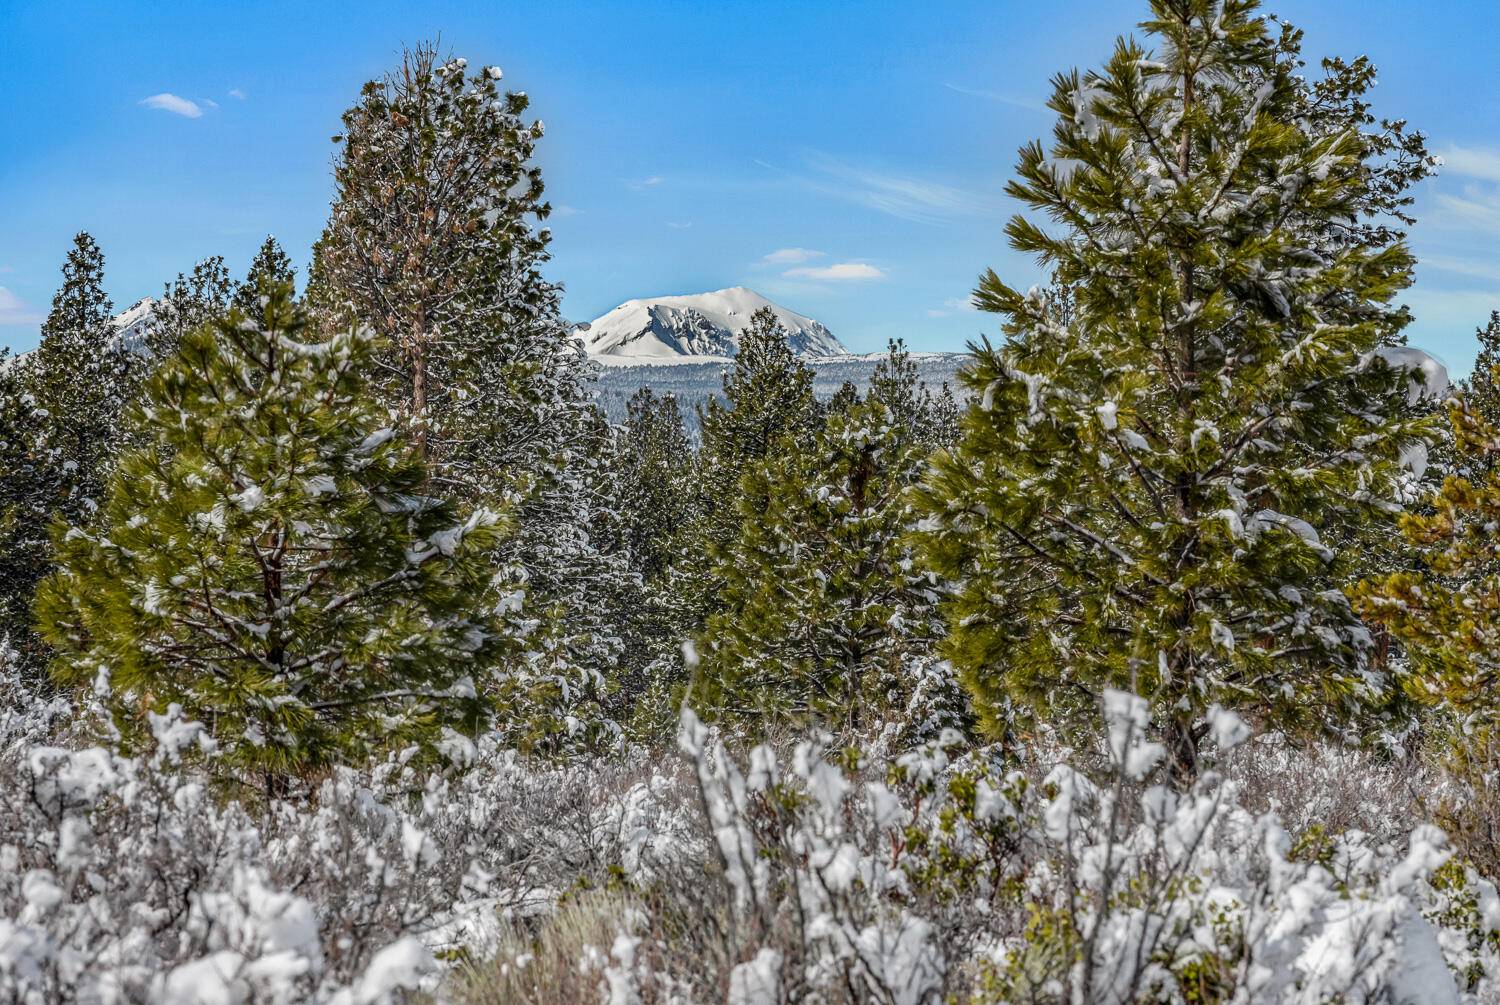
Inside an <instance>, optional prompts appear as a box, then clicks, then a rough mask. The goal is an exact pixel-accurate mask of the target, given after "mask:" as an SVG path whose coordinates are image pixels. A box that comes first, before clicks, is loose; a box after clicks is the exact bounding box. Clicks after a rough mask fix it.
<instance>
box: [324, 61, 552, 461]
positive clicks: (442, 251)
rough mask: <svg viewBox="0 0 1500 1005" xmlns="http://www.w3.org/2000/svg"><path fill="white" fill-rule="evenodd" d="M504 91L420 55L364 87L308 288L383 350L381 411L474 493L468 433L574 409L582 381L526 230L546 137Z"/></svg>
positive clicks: (521, 436) (535, 242)
mask: <svg viewBox="0 0 1500 1005" xmlns="http://www.w3.org/2000/svg"><path fill="white" fill-rule="evenodd" d="M499 79H500V71H499V69H498V68H496V67H486V68H483V69H481V70H480V71H479V72H477V73H475V74H472V75H471V74H469V73H468V72H467V62H466V61H465V60H463V59H448V60H446V61H445V60H442V59H440V57H439V54H438V52H437V50H436V49H435V48H434V47H432V46H428V45H423V46H418V47H417V48H415V49H412V50H408V51H407V52H406V53H405V54H404V56H403V59H402V65H401V68H400V69H399V70H398V71H396V72H395V73H392V74H389V75H387V76H386V77H385V78H383V79H381V80H373V81H370V82H369V83H367V84H366V85H365V86H364V89H363V90H362V92H361V95H360V101H359V103H358V104H356V105H355V106H354V107H353V108H351V109H349V110H348V111H347V112H345V113H344V133H343V135H342V136H338V137H335V141H336V142H338V143H339V144H340V154H339V157H338V160H337V162H336V163H335V166H334V182H335V185H336V194H335V199H334V204H333V209H332V213H331V215H330V218H329V221H328V225H327V228H326V229H325V230H324V233H323V236H322V238H321V239H320V240H319V242H318V245H317V248H316V249H315V253H314V260H313V271H312V277H311V281H310V289H309V299H310V301H311V302H312V304H313V305H314V306H315V307H316V308H317V309H318V310H319V311H321V312H322V313H323V314H324V315H325V316H327V317H329V318H332V319H337V320H343V319H347V318H349V317H355V318H358V319H359V320H361V321H363V322H364V323H367V324H370V325H373V326H374V327H375V329H376V330H377V331H378V332H380V333H381V334H382V335H384V336H385V337H386V339H387V340H388V343H389V350H388V356H387V358H386V359H384V360H382V364H381V368H380V376H381V384H382V385H383V387H382V389H383V391H384V393H385V395H386V396H387V398H388V400H389V401H391V403H392V404H394V405H397V406H399V407H400V408H401V410H402V412H403V413H404V415H405V417H406V418H407V420H408V421H409V422H410V424H411V426H412V428H413V431H414V434H415V436H416V437H417V441H418V443H419V444H420V445H421V446H422V449H423V450H424V451H425V452H427V453H429V454H430V455H431V456H432V457H433V458H434V460H436V461H437V462H438V464H439V465H441V467H442V472H443V476H444V477H447V478H454V479H457V480H459V481H465V482H474V483H482V482H484V481H486V478H485V476H484V475H483V473H482V472H480V471H476V470H474V466H475V465H476V464H478V463H482V462H480V461H479V458H478V457H477V456H475V452H476V451H477V449H478V447H479V444H477V443H476V442H474V439H473V436H472V433H471V429H470V425H471V423H473V422H478V423H480V424H481V425H483V424H484V423H486V422H487V421H488V420H490V419H491V418H493V417H492V416H491V415H490V414H489V413H491V412H493V411H498V412H504V411H505V410H506V409H507V408H508V407H511V406H510V402H509V401H508V399H512V398H514V399H518V400H517V401H516V405H517V406H519V407H523V408H524V407H531V408H535V409H537V410H539V411H540V410H542V409H544V408H546V407H547V406H548V405H552V406H553V407H554V408H555V406H556V399H566V404H568V405H571V404H572V399H573V398H575V397H576V394H575V393H574V392H573V391H572V389H571V388H570V387H569V386H567V385H569V384H571V383H575V382H577V380H578V378H579V364H576V363H574V362H573V361H574V359H575V357H576V356H577V355H578V354H577V352H576V348H575V345H574V343H573V341H572V340H571V339H569V338H568V333H567V330H566V326H565V325H563V323H562V322H561V320H560V318H559V314H558V300H559V290H558V287H557V286H556V285H555V284H553V283H550V282H548V281H547V280H546V279H545V278H543V276H542V275H541V271H540V270H541V266H542V265H543V264H544V263H545V262H546V261H547V257H548V254H547V243H548V241H549V239H550V233H549V232H548V231H547V230H545V229H539V228H538V227H537V226H536V224H538V223H539V222H540V221H542V220H545V218H546V217H547V216H548V214H549V213H550V207H549V206H548V205H547V203H546V202H545V201H543V198H542V179H541V171H540V169H539V168H538V167H537V166H536V165H535V164H534V163H533V162H532V156H533V151H534V148H535V145H536V142H537V140H538V139H539V138H540V137H541V134H542V125H541V123H540V122H530V123H528V122H525V121H524V120H523V118H522V116H523V115H524V113H525V111H526V108H527V105H528V100H527V98H526V96H525V95H524V94H518V93H508V94H503V95H502V94H501V92H500V89H499V83H498V82H499ZM506 378H509V379H510V380H511V381H514V382H515V384H516V385H517V386H515V387H508V386H506ZM497 398H502V399H507V400H506V401H497V400H496V399H497ZM512 417H513V416H512ZM548 417H550V416H548ZM538 425H540V423H539V422H528V423H527V424H526V426H525V427H523V428H522V429H518V430H515V431H513V432H511V434H510V436H509V437H507V439H509V440H511V441H513V442H514V443H515V444H516V446H515V447H513V448H512V449H513V450H522V451H528V450H529V451H530V453H529V455H528V458H527V459H528V460H530V459H532V456H533V455H541V456H545V455H546V454H547V450H546V446H547V445H548V444H541V445H536V444H532V443H531V442H530V439H531V437H532V436H535V435H537V433H538V432H539V430H538V429H536V428H533V427H535V426H538ZM549 440H550V437H549Z"/></svg>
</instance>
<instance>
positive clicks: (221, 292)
mask: <svg viewBox="0 0 1500 1005" xmlns="http://www.w3.org/2000/svg"><path fill="white" fill-rule="evenodd" d="M234 294H235V286H234V281H233V280H231V279H230V278H229V270H228V269H227V268H225V267H224V258H223V256H222V255H214V256H213V257H211V258H205V259H204V260H203V261H201V262H199V263H198V264H197V265H195V266H193V272H192V274H191V275H189V276H184V275H183V274H182V273H180V272H179V273H178V274H177V279H176V280H175V281H174V282H170V283H168V284H167V286H166V289H165V290H163V291H162V295H161V299H160V300H158V301H157V302H156V304H155V305H154V306H153V307H152V315H153V322H152V325H151V328H150V329H149V330H148V331H147V333H146V349H147V352H148V353H149V354H150V356H151V358H152V359H157V360H163V359H166V358H167V357H168V356H171V355H173V354H174V353H176V352H177V347H178V346H180V345H181V344H182V340H183V339H184V338H185V337H187V335H188V333H189V332H192V331H196V330H197V329H198V328H201V327H202V326H203V325H205V324H208V323H209V322H211V321H213V320H215V319H216V318H218V317H219V316H220V315H222V314H224V313H225V312H226V311H227V310H229V305H230V302H231V300H232V299H233V298H234Z"/></svg>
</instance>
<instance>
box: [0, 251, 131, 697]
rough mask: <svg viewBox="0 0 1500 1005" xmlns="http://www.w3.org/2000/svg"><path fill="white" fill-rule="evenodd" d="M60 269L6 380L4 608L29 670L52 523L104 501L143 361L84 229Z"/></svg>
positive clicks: (2, 422)
mask: <svg viewBox="0 0 1500 1005" xmlns="http://www.w3.org/2000/svg"><path fill="white" fill-rule="evenodd" d="M62 273H63V283H62V286H61V288H60V289H59V290H58V291H57V294H56V295H55V296H54V297H53V299H52V309H51V311H50V312H49V313H48V315H47V319H46V321H45V322H44V323H43V325H42V339H41V344H40V345H39V346H38V347H37V350H36V352H34V353H31V354H29V355H27V356H24V357H21V358H19V359H17V360H15V361H14V362H12V363H11V364H10V365H9V366H8V367H7V368H6V373H5V375H4V377H3V378H0V437H3V447H0V449H3V463H4V465H5V471H4V488H3V490H0V491H3V495H4V499H3V505H4V507H5V508H4V510H3V512H0V519H3V521H4V523H3V533H4V543H5V545H6V547H5V553H4V559H3V561H0V584H3V586H0V588H3V591H4V596H3V599H0V609H3V612H4V619H5V621H4V630H5V632H6V633H7V634H8V635H9V637H10V639H11V643H12V645H13V646H14V648H15V650H16V655H17V657H18V659H19V661H20V663H21V665H22V666H23V667H24V668H26V669H27V670H28V671H40V669H41V668H42V666H43V665H44V664H45V662H46V650H45V646H44V645H43V644H42V643H41V640H40V639H39V638H38V637H37V636H36V635H35V634H34V633H33V632H32V631H31V627H30V617H29V614H28V612H29V609H30V606H31V602H32V597H33V593H34V591H35V588H36V584H37V583H38V582H39V581H40V580H41V578H42V576H44V575H46V572H47V569H48V567H49V566H50V564H51V562H52V557H53V549H52V544H51V541H50V539H49V537H48V533H47V528H48V524H49V523H50V521H51V519H52V517H53V515H54V514H60V515H61V516H62V518H63V519H66V520H81V519H86V518H87V517H88V516H89V514H91V513H92V512H93V511H94V510H95V508H96V507H97V506H98V504H99V499H100V497H101V494H102V492H103V486H104V480H105V478H106V477H107V475H108V471H109V467H110V465H111V463H112V461H113V458H114V454H115V452H116V450H117V449H118V447H119V445H120V443H121V439H122V434H121V428H120V427H121V424H120V415H121V413H122V411H123V409H124V407H125V402H126V400H127V399H128V397H129V395H130V393H131V391H132V389H133V388H134V386H135V384H136V382H137V380H138V374H139V371H140V369H141V367H140V364H139V361H138V359H137V358H136V357H135V356H133V355H132V354H131V353H130V352H129V351H128V350H126V349H125V348H123V347H121V346H120V345H119V344H118V343H117V341H116V339H115V328H114V323H113V310H114V308H113V305H112V304H111V302H110V299H109V297H108V296H107V295H106V294H105V292H104V254H103V252H101V251H100V250H99V246H98V244H96V243H95V242H94V239H93V238H92V237H90V236H89V235H88V234H86V233H80V234H78V235H77V236H76V237H75V238H74V240H73V247H72V249H71V250H70V251H69V252H68V257H67V260H66V262H65V263H64V264H63V269H62Z"/></svg>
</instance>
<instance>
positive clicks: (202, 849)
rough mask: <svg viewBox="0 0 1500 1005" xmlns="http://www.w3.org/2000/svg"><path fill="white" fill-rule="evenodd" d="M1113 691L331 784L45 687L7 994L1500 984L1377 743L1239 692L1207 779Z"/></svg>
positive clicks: (14, 794)
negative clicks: (1074, 718) (846, 728)
mask: <svg viewBox="0 0 1500 1005" xmlns="http://www.w3.org/2000/svg"><path fill="white" fill-rule="evenodd" d="M1106 711H1107V713H1108V714H1107V725H1108V726H1109V729H1108V730H1107V731H1106V732H1107V735H1108V736H1109V737H1110V742H1109V743H1108V744H1107V745H1106V746H1105V748H1104V749H1102V750H1101V751H1099V752H1095V753H1094V754H1092V755H1090V756H1087V757H1084V756H1078V755H1075V756H1072V757H1070V758H1067V759H1057V758H1052V759H1048V758H1045V757H1042V756H1041V755H1039V754H1035V753H1034V755H1033V756H1034V757H1035V760H1034V761H1032V762H1017V761H1015V760H1014V759H1002V757H1001V755H1000V754H999V753H998V752H996V751H994V750H990V749H978V750H975V749H970V748H969V747H967V745H966V744H965V743H964V742H963V741H962V740H961V738H960V737H959V735H958V734H957V733H953V732H949V733H947V734H945V735H942V736H940V737H938V738H937V739H935V740H932V741H929V742H927V743H924V744H922V745H920V746H918V747H916V748H913V749H910V750H907V751H905V752H904V753H900V754H897V755H895V756H886V755H885V754H884V753H883V752H882V751H883V749H884V746H885V744H884V742H883V741H881V740H880V739H878V738H877V739H876V740H875V741H873V742H872V743H866V744H864V745H862V746H861V745H850V746H843V747H841V746H835V745H834V744H833V743H832V741H831V740H829V739H828V738H827V737H812V738H804V739H801V740H800V741H788V742H784V743H782V742H778V743H776V744H773V745H768V746H760V747H756V748H754V749H751V750H748V751H743V752H741V753H736V752H735V751H736V750H737V749H738V748H736V747H734V745H733V744H732V743H730V742H728V741H726V740H725V739H724V738H723V737H722V736H721V735H720V734H717V733H715V732H714V731H712V730H710V729H709V728H707V727H705V726H704V725H702V724H701V723H700V722H698V720H697V719H696V717H695V716H693V715H692V713H691V712H685V713H684V715H683V718H682V722H681V729H680V735H679V740H680V752H679V756H675V757H674V756H669V755H667V754H666V753H665V752H662V751H654V752H653V751H637V752H634V753H631V754H628V755H625V756H612V757H607V758H605V757H593V758H588V757H579V758H577V759H574V760H572V761H569V762H567V763H564V764H559V763H558V762H556V761H555V760H552V761H549V760H540V759H535V758H528V757H524V756H521V755H518V754H517V753H515V752H514V751H511V750H506V749H503V748H502V747H501V746H500V745H499V744H498V743H496V742H494V741H493V740H486V741H484V742H481V743H479V744H469V743H468V742H467V741H457V740H455V741H454V742H453V743H452V744H451V745H450V748H449V749H448V751H447V754H448V756H449V758H450V759H451V760H452V761H453V762H454V765H455V767H452V768H448V769H444V770H431V769H428V768H425V767H423V768H419V767H417V765H418V764H419V761H418V760H415V759H413V760H406V761H404V760H403V758H402V757H400V756H393V757H391V758H389V759H387V760H386V761H384V762H381V763H379V764H377V765H373V766H370V767H368V768H365V769H363V770H357V771H356V770H352V769H341V770H337V771H334V772H332V773H330V774H328V775H327V776H326V777H325V778H324V779H323V780H322V782H321V785H320V786H319V787H318V789H317V791H316V792H315V794H314V795H313V796H312V797H311V798H310V799H309V800H307V801H305V802H304V803H301V804H292V803H272V804H264V803H261V802H249V803H242V802H240V801H238V800H236V799H235V798H233V795H234V794H233V793H232V792H231V793H228V794H226V793H225V792H224V791H223V790H222V789H215V788H214V787H213V786H211V785H210V784H208V781H207V780H208V779H209V778H211V777H213V774H212V772H211V771H210V770H208V769H205V767H204V766H203V762H204V761H205V759H208V758H211V757H212V756H213V751H212V749H211V748H212V744H211V742H210V741H209V740H208V739H207V736H206V734H205V732H204V731H203V730H202V728H201V727H199V726H198V725H196V724H194V723H191V722H188V721H186V720H185V719H184V718H183V717H182V716H181V715H179V714H171V715H164V716H158V717H156V718H155V719H153V720H152V721H151V722H150V724H149V725H150V727H151V732H152V734H153V736H154V738H155V742H154V745H153V747H152V748H151V750H150V751H149V752H148V753H143V754H142V755H140V756H138V757H126V756H123V755H121V754H120V753H118V752H116V751H113V750H110V749H107V748H103V747H90V746H82V745H79V744H77V743H75V742H74V741H73V740H72V739H70V735H71V734H70V733H65V732H62V731H61V730H72V729H73V728H74V724H73V723H72V722H69V721H68V720H63V719H55V720H48V718H47V716H40V717H37V716H32V717H27V719H26V721H27V722H29V723H31V725H30V726H28V727H27V729H26V730H14V729H13V730H12V731H11V732H9V733H7V734H6V735H5V737H4V738H0V1002H11V1001H14V1002H25V1003H32V1002H37V1003H51V1002H120V1003H126V1002H172V1003H204V1005H207V1003H218V1002H236V1003H244V1005H250V1003H282V1002H286V1003H292V1002H296V1003H302V1002H314V1003H325V1005H355V1003H374V1002H383V1001H389V1002H396V1001H406V1000H413V1001H415V1000H424V1001H425V1000H428V998H429V997H430V998H432V999H433V1000H436V1001H438V1002H446V1001H453V1002H458V1003H469V1005H489V1003H499V1002H507V1003H510V1002H523V1003H528V1002H529V1003H535V1005H562V1003H564V1002H567V1003H574V1002H580V1001H582V1002H587V1001H599V1002H604V1003H610V1005H615V1003H619V1005H632V1003H640V1005H652V1003H669V1002H670V1003H674V1005H691V1003H702V1005H717V1003H722V1002H730V1003H734V1005H773V1003H791V1002H804V1001H815V1002H824V1003H830V1005H853V1003H863V1002H880V1003H886V1005H928V1003H937V1002H949V1001H952V1002H961V1003H992V1002H993V1003H999V1002H1014V1001H1027V1002H1059V1003H1061V1002H1087V1003H1090V1005H1097V1003H1104V1002H1119V1003H1125V1002H1131V1001H1185V1002H1193V1003H1201V1002H1231V1001H1234V1002H1250V1003H1260V1002H1272V1003H1283V1002H1284V1003H1302V1002H1307V1003H1312V1002H1323V1001H1329V1000H1338V1001H1343V1002H1370V1003H1375V1002H1390V1003H1392V1005H1395V1003H1400V1002H1423V1003H1427V1002H1436V1003H1443V1002H1465V1003H1468V1002H1474V1003H1479V1002H1486V1001H1495V1000H1500V983H1497V982H1496V975H1497V974H1500V952H1497V946H1500V896H1497V894H1496V890H1495V887H1494V885H1493V884H1492V882H1491V881H1490V879H1489V878H1487V877H1486V875H1485V873H1486V869H1485V867H1483V866H1482V865H1480V866H1478V867H1476V864H1475V863H1474V862H1473V861H1471V860H1469V859H1467V858H1464V857H1461V856H1454V855H1451V854H1450V852H1449V849H1448V845H1447V842H1446V839H1445V838H1444V837H1443V836H1442V834H1441V833H1440V832H1438V831H1437V830H1435V829H1433V828H1430V827H1424V826H1417V825H1414V824H1413V823H1412V821H1411V816H1410V812H1409V809H1408V808H1404V807H1401V806H1400V805H1399V804H1398V801H1397V800H1396V798H1394V797H1387V798H1386V800H1385V801H1383V802H1382V801H1380V800H1377V799H1375V798H1374V795H1373V793H1374V790H1373V788H1372V784H1373V783H1371V782H1370V781H1369V779H1371V778H1374V779H1376V780H1377V781H1379V780H1381V779H1383V778H1389V777H1391V776H1390V775H1382V774H1380V771H1379V768H1380V765H1379V764H1378V762H1373V761H1372V762H1366V761H1364V760H1362V759H1359V758H1355V757H1351V756H1349V755H1344V754H1334V753H1329V752H1322V751H1311V752H1298V751H1295V750H1293V749H1291V748H1285V747H1279V746H1275V745H1268V744H1265V743H1259V742H1258V743H1254V744H1242V745H1240V747H1239V749H1237V750H1233V749H1232V748H1234V747H1235V745H1236V744H1237V743H1239V741H1241V740H1243V739H1244V737H1245V734H1246V732H1247V730H1246V729H1245V727H1244V725H1243V723H1241V722H1240V721H1239V720H1238V719H1236V718H1235V717H1233V716H1231V715H1228V714H1227V713H1226V714H1217V715H1216V716H1215V718H1214V720H1213V723H1214V727H1215V744H1214V749H1217V750H1218V751H1219V754H1218V755H1217V756H1218V758H1219V763H1220V765H1221V767H1222V770H1209V771H1207V772H1205V773H1204V774H1203V775H1202V777H1201V778H1200V779H1199V780H1198V782H1197V783H1196V784H1195V785H1194V786H1193V787H1192V788H1191V789H1190V790H1188V791H1186V792H1174V791H1173V790H1171V789H1169V788H1167V787H1165V786H1162V785H1158V784H1156V783H1155V778H1156V772H1158V771H1159V767H1158V765H1157V763H1156V762H1157V760H1158V759H1159V758H1160V756H1161V751H1160V748H1159V747H1157V746H1155V745H1154V744H1151V743H1148V742H1145V741H1144V740H1143V739H1142V731H1141V724H1142V716H1143V714H1144V706H1143V705H1142V704H1141V702H1140V701H1139V699H1136V698H1134V697H1132V696H1129V695H1123V694H1112V695H1110V696H1109V698H1108V701H1107V705H1106ZM47 721H51V722H52V723H53V725H54V727H55V728H54V729H53V731H52V732H51V733H49V732H47V728H48V727H47V725H46V722H47ZM56 727H60V729H59V728H56ZM189 754H191V756H187V755H189ZM1268 765H1269V767H1268ZM459 767H463V768H465V769H466V770H459ZM1391 771H1392V772H1395V771H1396V769H1394V768H1393V769H1391ZM1278 772H1279V773H1280V774H1282V775H1284V776H1286V780H1285V781H1283V782H1282V783H1280V787H1279V788H1278V787H1277V785H1276V784H1273V781H1272V780H1271V778H1270V776H1271V775H1274V774H1276V773H1278ZM1356 776H1357V777H1356ZM1429 788H1430V786H1429ZM1367 796H1368V797H1370V799H1371V805H1370V807H1368V808H1367V809H1366V810H1365V811H1359V810H1358V808H1357V806H1356V804H1357V802H1358V800H1359V799H1363V798H1366V797H1367ZM1298 800H1301V801H1302V802H1305V803H1306V804H1307V808H1304V807H1302V806H1297V805H1291V804H1292V803H1293V802H1295V801H1298ZM1277 806H1280V807H1281V810H1280V811H1279V812H1278V811H1277V810H1276V809H1275V808H1274V807H1277ZM1381 818H1389V819H1381ZM1283 821H1286V822H1285V823H1284V822H1283ZM418 989H419V990H418ZM414 996H415V997H414Z"/></svg>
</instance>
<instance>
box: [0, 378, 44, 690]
mask: <svg viewBox="0 0 1500 1005" xmlns="http://www.w3.org/2000/svg"><path fill="white" fill-rule="evenodd" d="M26 378H27V374H26V372H25V368H24V366H23V365H22V364H21V362H20V361H19V360H16V359H13V358H11V357H10V356H9V355H8V354H7V353H4V352H3V351H0V635H3V638H4V640H6V642H7V644H8V646H9V649H10V651H11V652H12V653H13V654H14V657H15V659H16V662H17V665H18V669H19V670H20V671H21V672H22V673H23V674H25V675H26V676H27V677H40V676H41V674H40V671H41V670H42V668H43V667H44V666H45V663H46V649H45V647H44V646H43V645H42V644H41V640H40V639H39V638H38V637H37V636H36V634H35V633H34V632H33V631H32V619H31V604H32V600H33V598H34V596H35V594H36V584H37V583H38V582H40V581H41V579H42V577H43V576H45V575H46V573H47V569H48V567H49V565H50V564H51V558H52V548H51V541H50V538H49V537H48V534H47V528H48V525H49V523H50V520H51V506H52V502H53V500H52V497H51V491H50V490H51V488H54V487H55V486H53V485H50V484H49V483H50V481H51V479H50V478H49V477H48V475H49V473H50V472H49V471H48V469H47V467H46V466H45V465H44V464H43V463H42V455H41V452H40V450H39V446H40V443H41V438H42V431H43V422H44V417H43V415H42V414H41V412H40V410H39V409H38V408H37V406H36V400H35V398H34V397H33V396H32V394H31V391H30V388H29V387H28V386H27V379H26Z"/></svg>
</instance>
